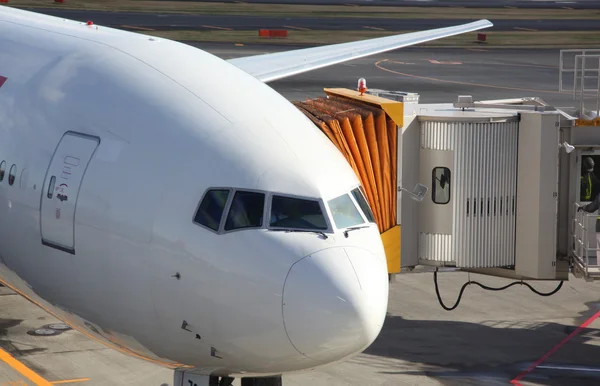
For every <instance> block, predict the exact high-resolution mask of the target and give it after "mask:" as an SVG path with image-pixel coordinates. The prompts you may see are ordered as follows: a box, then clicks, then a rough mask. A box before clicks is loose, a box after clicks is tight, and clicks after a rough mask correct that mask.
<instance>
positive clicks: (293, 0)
mask: <svg viewBox="0 0 600 386" xmlns="http://www.w3.org/2000/svg"><path fill="white" fill-rule="evenodd" d="M157 1H175V0H157ZM176 1H190V2H212V1H213V0H176ZM221 2H222V3H240V2H244V3H257V4H281V0H243V1H241V0H221ZM285 2H286V3H287V4H314V5H344V4H352V5H363V6H368V5H373V6H386V7H390V6H398V7H469V8H502V7H511V8H538V9H540V8H556V9H560V8H572V9H596V10H597V9H600V1H598V0H577V1H561V0H286V1H285Z"/></svg>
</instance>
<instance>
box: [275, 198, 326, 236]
mask: <svg viewBox="0 0 600 386" xmlns="http://www.w3.org/2000/svg"><path fill="white" fill-rule="evenodd" d="M270 226H272V227H283V228H298V229H327V223H326V222H325V216H323V212H322V211H321V206H320V205H319V202H318V201H314V200H304V199H299V198H291V197H282V196H273V201H272V204H271V222H270Z"/></svg>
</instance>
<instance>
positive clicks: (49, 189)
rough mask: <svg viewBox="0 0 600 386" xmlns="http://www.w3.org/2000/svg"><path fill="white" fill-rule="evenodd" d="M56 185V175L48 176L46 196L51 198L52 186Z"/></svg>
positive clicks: (52, 193)
mask: <svg viewBox="0 0 600 386" xmlns="http://www.w3.org/2000/svg"><path fill="white" fill-rule="evenodd" d="M55 185H56V176H52V177H51V178H50V183H49V184H48V193H47V194H46V196H47V197H48V198H52V196H53V195H54V186H55Z"/></svg>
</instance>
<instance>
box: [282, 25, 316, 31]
mask: <svg viewBox="0 0 600 386" xmlns="http://www.w3.org/2000/svg"><path fill="white" fill-rule="evenodd" d="M283 27H284V28H291V29H299V30H300V31H310V28H303V27H294V26H293V25H284V26H283Z"/></svg>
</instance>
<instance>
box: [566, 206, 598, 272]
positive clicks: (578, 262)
mask: <svg viewBox="0 0 600 386" xmlns="http://www.w3.org/2000/svg"><path fill="white" fill-rule="evenodd" d="M581 206H583V205H582V204H580V203H578V202H576V203H575V207H574V213H575V215H574V216H573V244H572V248H573V269H574V271H573V274H574V275H575V276H584V278H585V279H586V280H589V281H592V280H597V279H600V265H599V264H600V259H598V250H599V248H598V242H597V241H596V238H595V237H594V239H592V245H595V246H596V248H590V240H589V237H588V236H589V233H590V231H591V229H590V228H589V227H588V225H589V224H590V223H592V224H594V225H593V226H594V228H593V230H594V235H596V221H597V219H598V217H599V214H598V213H587V212H585V211H581V212H579V211H578V209H579V208H580V207H581ZM592 218H593V220H592V221H590V220H591V219H592ZM590 255H591V256H592V258H593V259H594V260H595V264H590Z"/></svg>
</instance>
